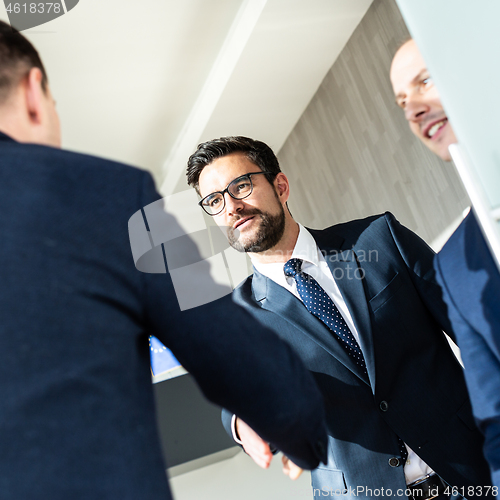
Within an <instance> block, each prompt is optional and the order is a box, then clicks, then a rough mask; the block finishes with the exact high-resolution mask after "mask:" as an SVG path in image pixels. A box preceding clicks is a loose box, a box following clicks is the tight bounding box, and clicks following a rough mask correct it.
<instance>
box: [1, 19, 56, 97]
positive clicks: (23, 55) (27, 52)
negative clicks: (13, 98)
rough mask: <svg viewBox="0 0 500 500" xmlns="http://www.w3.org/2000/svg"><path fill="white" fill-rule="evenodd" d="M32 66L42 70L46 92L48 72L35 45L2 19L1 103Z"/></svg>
mask: <svg viewBox="0 0 500 500" xmlns="http://www.w3.org/2000/svg"><path fill="white" fill-rule="evenodd" d="M32 68H38V69H40V71H41V72H42V89H43V91H44V92H46V91H47V86H48V83H49V82H48V78H47V73H46V72H45V68H44V67H43V64H42V60H41V59H40V56H39V55H38V52H37V51H36V49H35V47H33V45H32V44H31V42H29V41H28V40H27V38H25V37H24V36H23V35H21V33H19V31H17V30H16V29H15V28H13V27H11V26H10V25H9V24H7V23H5V22H3V21H0V104H3V103H4V102H5V101H6V100H7V99H8V97H9V96H10V93H11V92H12V90H13V89H14V88H15V87H16V86H17V85H18V84H19V82H20V81H21V80H22V79H23V78H24V77H25V76H26V75H27V74H28V73H29V71H30V70H31V69H32Z"/></svg>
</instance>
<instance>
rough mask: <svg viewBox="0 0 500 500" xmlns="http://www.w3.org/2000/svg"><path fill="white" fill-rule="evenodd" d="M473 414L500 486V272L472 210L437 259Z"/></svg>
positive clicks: (439, 279)
mask: <svg viewBox="0 0 500 500" xmlns="http://www.w3.org/2000/svg"><path fill="white" fill-rule="evenodd" d="M435 268H436V274H437V280H438V282H439V283H440V284H441V286H442V288H443V292H444V299H445V301H446V304H447V305H448V311H449V316H450V320H451V322H452V324H453V329H454V331H455V335H456V338H457V341H458V345H459V347H460V348H461V351H462V359H463V361H464V366H465V379H466V382H467V386H468V388H469V392H470V396H471V401H472V408H473V411H474V416H475V417H476V421H477V423H478V424H479V427H480V429H481V430H482V431H483V433H484V434H485V448H484V451H485V455H486V458H487V459H488V462H489V463H490V466H491V471H492V478H493V483H494V484H495V485H496V486H498V487H500V274H499V272H498V269H497V267H496V265H495V263H494V261H493V259H492V257H491V253H490V251H489V249H488V246H487V244H486V241H485V240H484V238H483V235H482V233H481V229H480V228H479V226H478V223H477V221H476V218H475V216H474V214H473V213H472V212H471V213H470V214H469V215H468V216H467V217H466V218H465V219H464V221H463V222H462V224H460V226H459V227H458V229H457V230H456V231H455V233H454V234H453V235H452V237H451V238H450V239H449V240H448V242H447V243H446V245H445V246H444V247H443V249H442V250H441V251H440V252H439V253H438V255H437V256H436V259H435Z"/></svg>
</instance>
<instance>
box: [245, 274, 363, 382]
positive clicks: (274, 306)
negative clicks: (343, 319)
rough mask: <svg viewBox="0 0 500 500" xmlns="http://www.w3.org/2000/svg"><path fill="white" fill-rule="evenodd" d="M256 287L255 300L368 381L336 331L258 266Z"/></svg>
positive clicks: (255, 279) (253, 283)
mask: <svg viewBox="0 0 500 500" xmlns="http://www.w3.org/2000/svg"><path fill="white" fill-rule="evenodd" d="M252 289H253V293H254V297H255V299H256V300H257V301H258V302H260V304H261V306H262V308H263V309H266V310H268V311H271V312H273V313H275V314H278V315H279V316H280V317H281V318H283V319H284V320H285V321H287V322H288V323H290V324H291V325H292V326H293V327H295V328H298V329H299V330H301V331H302V332H303V333H304V334H305V335H307V336H308V337H309V338H311V339H312V340H313V341H314V342H316V344H318V345H320V346H321V347H322V348H323V349H325V350H326V351H327V352H328V353H329V354H330V355H331V356H333V357H334V358H336V359H337V360H338V361H339V362H340V363H342V364H343V365H344V366H345V367H346V368H348V369H349V370H350V371H351V372H353V373H354V374H355V375H357V376H358V377H359V378H360V379H361V380H363V381H364V382H366V383H368V381H367V380H366V376H365V375H364V374H363V373H362V372H361V370H360V368H359V366H357V365H356V363H355V362H354V360H353V358H351V357H350V356H349V355H348V354H347V352H346V351H345V349H344V348H343V347H342V345H341V344H340V342H339V341H338V340H337V339H335V338H334V335H335V333H332V332H331V331H330V330H329V329H328V328H327V327H326V326H325V325H324V323H323V322H322V321H321V320H319V319H318V318H316V317H315V316H314V315H312V314H311V313H309V312H308V311H307V309H306V308H305V306H304V304H303V303H302V302H301V301H300V300H299V299H298V298H297V297H295V296H294V295H293V294H292V293H290V292H289V291H288V290H286V289H285V288H283V287H282V286H280V285H278V284H277V283H275V282H274V281H273V280H271V279H269V278H267V277H266V276H264V275H262V274H261V273H259V272H258V271H257V270H256V269H254V276H253V279H252ZM356 326H357V325H356Z"/></svg>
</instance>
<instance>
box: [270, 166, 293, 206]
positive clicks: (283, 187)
mask: <svg viewBox="0 0 500 500" xmlns="http://www.w3.org/2000/svg"><path fill="white" fill-rule="evenodd" d="M274 186H275V188H276V192H277V193H278V197H279V199H280V201H281V203H283V204H284V203H286V202H287V200H288V197H289V196H290V184H289V183H288V178H287V176H286V175H285V174H284V173H283V172H280V173H279V174H278V175H277V176H276V178H275V179H274Z"/></svg>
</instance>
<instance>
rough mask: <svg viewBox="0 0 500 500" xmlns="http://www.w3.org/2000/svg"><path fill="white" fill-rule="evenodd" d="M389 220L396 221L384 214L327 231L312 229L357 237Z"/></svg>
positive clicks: (317, 230) (324, 231) (353, 221)
mask: <svg viewBox="0 0 500 500" xmlns="http://www.w3.org/2000/svg"><path fill="white" fill-rule="evenodd" d="M387 220H396V219H395V217H394V215H392V214H391V213H390V212H385V213H383V214H378V215H371V216H370V217H365V218H363V219H355V220H351V221H347V222H341V223H339V224H335V225H333V226H330V227H327V228H325V229H321V230H319V229H312V230H310V231H312V232H313V233H317V232H322V233H325V234H327V235H328V234H330V233H331V234H342V235H343V236H344V237H346V238H348V237H356V236H359V235H360V234H362V233H363V232H364V231H366V230H367V229H368V228H370V227H372V226H374V225H375V226H378V225H383V224H386V221H387Z"/></svg>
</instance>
